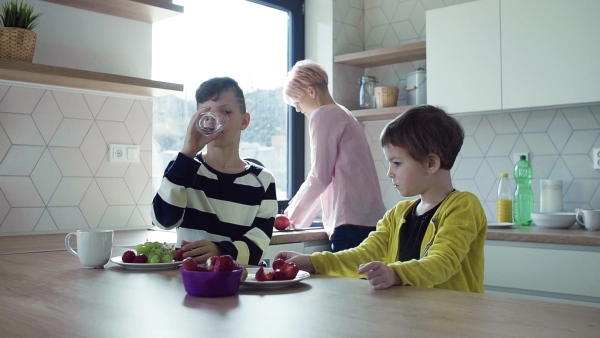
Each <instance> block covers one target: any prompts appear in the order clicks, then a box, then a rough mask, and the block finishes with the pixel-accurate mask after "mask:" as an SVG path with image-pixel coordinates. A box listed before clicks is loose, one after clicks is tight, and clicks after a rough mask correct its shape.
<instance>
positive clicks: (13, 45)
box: [0, 27, 37, 62]
mask: <svg viewBox="0 0 600 338" xmlns="http://www.w3.org/2000/svg"><path fill="white" fill-rule="evenodd" d="M36 40H37V34H36V33H35V32H34V31H32V30H29V29H23V28H15V27H2V28H0V59H1V60H17V61H27V62H32V61H33V52H34V51H35V42H36Z"/></svg>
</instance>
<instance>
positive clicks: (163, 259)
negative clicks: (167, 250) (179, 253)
mask: <svg viewBox="0 0 600 338" xmlns="http://www.w3.org/2000/svg"><path fill="white" fill-rule="evenodd" d="M172 261H173V255H172V254H166V255H163V256H161V257H160V262H161V263H171V262H172Z"/></svg>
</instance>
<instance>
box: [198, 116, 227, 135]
mask: <svg viewBox="0 0 600 338" xmlns="http://www.w3.org/2000/svg"><path fill="white" fill-rule="evenodd" d="M228 122H229V119H228V118H227V115H225V114H222V113H218V112H212V111H207V112H204V113H202V114H200V116H198V120H197V121H196V127H197V128H198V130H199V131H200V132H201V133H202V134H204V135H207V136H208V135H211V134H213V133H216V132H218V131H222V130H223V129H225V127H226V126H227V123H228Z"/></svg>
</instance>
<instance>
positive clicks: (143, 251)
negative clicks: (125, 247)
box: [135, 244, 150, 256]
mask: <svg viewBox="0 0 600 338" xmlns="http://www.w3.org/2000/svg"><path fill="white" fill-rule="evenodd" d="M135 251H136V252H137V253H138V255H139V254H144V255H146V256H148V255H149V254H150V248H148V247H147V246H145V245H143V244H138V245H136V246H135Z"/></svg>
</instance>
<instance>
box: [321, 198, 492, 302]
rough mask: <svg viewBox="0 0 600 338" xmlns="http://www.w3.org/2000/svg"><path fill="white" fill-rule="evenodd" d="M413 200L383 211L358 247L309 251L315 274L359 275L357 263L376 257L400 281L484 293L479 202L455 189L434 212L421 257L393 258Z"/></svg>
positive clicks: (484, 223) (482, 224)
mask: <svg viewBox="0 0 600 338" xmlns="http://www.w3.org/2000/svg"><path fill="white" fill-rule="evenodd" d="M417 202H418V200H412V201H401V202H399V203H398V204H397V205H396V206H395V207H394V208H392V209H390V210H388V211H387V212H386V214H385V215H384V216H383V219H381V220H380V221H379V222H378V223H377V230H376V231H373V232H371V234H370V235H369V237H367V239H365V240H364V241H363V242H362V243H361V244H360V245H359V246H358V247H356V248H353V249H348V250H344V251H340V252H337V253H331V252H320V253H314V254H312V255H310V259H311V261H312V263H313V265H314V266H315V270H316V272H317V273H322V274H327V275H332V276H345V277H364V276H362V275H359V274H358V273H357V272H356V271H357V269H358V266H359V265H360V264H364V263H368V262H372V261H380V262H383V263H386V264H388V266H390V267H392V268H393V269H394V270H395V271H396V273H397V274H398V276H400V279H401V280H402V284H403V285H415V286H426V287H434V288H441V289H449V290H460V291H470V292H477V293H483V271H484V257H483V246H484V244H485V235H486V231H487V219H486V216H485V213H484V211H483V208H482V207H481V202H480V201H479V199H478V198H477V197H476V196H475V195H473V194H472V193H470V192H460V191H454V192H452V193H450V195H448V197H447V198H446V199H445V200H444V201H443V202H442V204H441V205H440V207H439V208H438V210H437V211H436V212H435V214H434V215H433V217H432V219H431V222H430V223H429V227H428V228H427V231H426V232H425V236H424V238H423V242H422V243H421V258H420V259H418V260H416V259H413V260H410V261H407V262H399V261H398V252H399V250H398V248H399V245H400V228H401V227H402V224H404V222H405V218H404V215H405V214H406V213H407V212H408V211H409V210H411V207H412V206H413V205H414V204H415V203H417Z"/></svg>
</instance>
